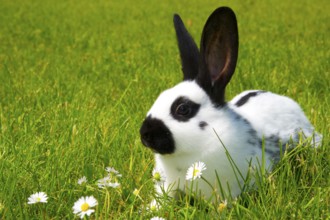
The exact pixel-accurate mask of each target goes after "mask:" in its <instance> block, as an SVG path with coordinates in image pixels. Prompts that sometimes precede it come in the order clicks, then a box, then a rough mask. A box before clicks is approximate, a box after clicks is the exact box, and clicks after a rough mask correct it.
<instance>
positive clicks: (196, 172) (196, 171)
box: [193, 169, 200, 177]
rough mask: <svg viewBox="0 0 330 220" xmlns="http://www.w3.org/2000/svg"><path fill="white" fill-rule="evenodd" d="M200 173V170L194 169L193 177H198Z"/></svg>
mask: <svg viewBox="0 0 330 220" xmlns="http://www.w3.org/2000/svg"><path fill="white" fill-rule="evenodd" d="M199 172H200V171H199V170H198V169H194V172H193V177H195V176H197V174H198V173H199Z"/></svg>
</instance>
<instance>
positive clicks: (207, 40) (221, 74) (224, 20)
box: [197, 7, 238, 105]
mask: <svg viewBox="0 0 330 220" xmlns="http://www.w3.org/2000/svg"><path fill="white" fill-rule="evenodd" d="M200 54H201V56H200V59H201V60H200V66H199V74H198V77H197V83H198V84H199V85H200V86H201V87H202V88H203V89H204V90H205V91H206V92H207V93H208V94H209V95H210V98H211V99H212V101H213V102H215V103H216V104H219V105H222V104H224V103H225V88H226V85H227V84H228V83H229V81H230V78H231V77H232V75H233V74H234V71H235V67H236V61H237V55H238V29H237V21H236V16H235V13H234V12H233V11H232V10H231V9H230V8H228V7H220V8H218V9H216V10H215V11H214V12H213V13H212V14H211V15H210V17H209V18H208V20H207V22H206V24H205V26H204V29H203V33H202V38H201V46H200Z"/></svg>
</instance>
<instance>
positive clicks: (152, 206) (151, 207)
mask: <svg viewBox="0 0 330 220" xmlns="http://www.w3.org/2000/svg"><path fill="white" fill-rule="evenodd" d="M159 209H160V204H159V203H158V202H157V201H156V200H155V199H154V200H152V201H151V203H150V204H149V207H148V208H147V210H150V211H152V212H155V211H158V210H159Z"/></svg>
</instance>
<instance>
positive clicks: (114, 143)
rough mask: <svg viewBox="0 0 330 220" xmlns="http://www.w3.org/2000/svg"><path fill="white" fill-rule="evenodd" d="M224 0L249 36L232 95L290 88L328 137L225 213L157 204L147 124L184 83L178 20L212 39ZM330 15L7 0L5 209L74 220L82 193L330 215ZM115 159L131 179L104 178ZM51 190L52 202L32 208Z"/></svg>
mask: <svg viewBox="0 0 330 220" xmlns="http://www.w3.org/2000/svg"><path fill="white" fill-rule="evenodd" d="M220 4H221V5H228V6H230V7H232V8H233V9H234V10H235V12H236V14H237V18H238V23H239V31H240V53H239V61H238V67H237V69H236V73H235V76H234V77H233V79H232V81H231V83H230V85H229V87H228V90H227V98H228V99H230V98H231V97H233V96H234V95H236V94H238V93H240V92H241V91H243V90H247V89H264V90H271V91H273V92H276V93H280V94H283V95H287V96H290V97H292V98H293V99H295V100H297V101H298V102H299V103H300V104H301V106H302V108H303V109H304V111H305V113H306V115H307V116H308V118H309V119H310V121H311V122H312V124H313V125H315V127H316V129H317V130H318V131H319V132H320V133H322V134H323V137H324V140H323V145H322V146H321V147H320V148H319V149H312V148H309V146H307V147H304V146H302V145H301V146H300V147H298V148H297V149H296V150H294V151H293V152H291V153H290V154H288V155H285V156H284V158H283V160H282V161H281V162H280V163H279V164H278V165H277V166H276V168H275V170H274V171H273V172H272V173H271V174H270V175H269V176H265V177H261V178H260V182H259V183H258V185H259V187H258V190H251V191H249V192H244V193H243V194H242V196H241V197H240V198H238V200H237V201H234V202H233V204H231V205H229V206H228V207H227V208H226V209H225V210H224V211H222V212H221V213H220V212H218V211H217V204H208V203H205V202H203V201H199V202H197V204H196V205H189V203H188V202H185V200H183V201H181V202H178V203H175V202H173V201H172V202H171V205H165V206H164V208H163V209H161V210H160V211H156V212H155V213H148V212H146V211H145V210H144V208H143V207H145V206H146V205H147V204H149V202H150V201H151V199H152V193H151V192H152V191H153V183H152V180H151V171H152V167H153V156H152V153H151V152H150V151H149V150H148V149H146V148H144V147H143V146H142V144H141V143H140V140H139V132H138V131H139V127H140V124H141V122H142V120H143V117H144V115H145V113H146V112H147V110H148V108H149V107H150V106H151V105H152V103H153V101H154V100H155V99H156V97H157V95H158V94H159V92H161V91H162V90H164V89H166V88H169V87H171V86H173V85H175V84H176V83H177V82H179V81H180V80H181V72H180V61H179V56H178V51H177V47H176V42H175V35H174V30H173V27H172V15H173V13H175V12H177V13H179V14H180V15H181V16H182V18H183V19H184V21H185V22H186V23H189V24H190V25H188V29H189V31H190V32H191V33H192V35H193V36H194V38H195V39H196V41H199V39H200V33H201V30H202V27H203V25H204V22H205V20H206V18H207V17H208V16H209V14H210V13H211V12H212V11H213V10H214V9H215V8H216V7H218V6H220ZM329 11H330V8H329V4H328V2H327V1H325V0H319V1H318V2H315V1H313V2H312V1H307V0H303V1H298V0H294V1H275V0H273V1H261V0H259V1H241V2H238V1H235V2H232V1H230V2H227V1H225V2H219V1H215V0H214V1H213V0H212V1H208V2H207V3H206V2H205V1H200V2H196V1H188V0H184V1H170V2H168V1H146V0H137V1H128V0H122V1H119V2H115V1H104V0H103V1H101V0H96V1H87V0H79V1H78V0H72V1H63V0H60V1H56V0H49V1H41V0H36V1H31V0H27V1H9V0H0V27H1V28H0V189H1V190H0V218H1V219H73V218H74V215H73V213H72V206H73V204H74V202H75V201H77V200H78V199H79V198H80V197H81V196H86V195H93V196H94V197H95V198H96V199H97V200H98V202H99V205H98V206H97V208H96V213H94V214H92V217H91V218H93V219H148V218H151V217H152V216H161V217H165V218H167V219H219V218H220V217H223V218H228V219H326V218H328V219H329V218H330V208H329V207H330V196H329V195H330V165H329V161H330V152H329V138H330V136H329V128H330V127H329V124H330V117H329V115H330V112H329V109H330V99H329V94H330V80H329V79H330V74H329V69H330V65H329V60H330V59H329V58H330V52H329V51H330V50H329V48H330V44H329V35H330V31H329V30H330V29H329ZM107 166H113V167H115V168H116V169H117V170H118V171H120V173H121V174H122V178H121V179H120V183H121V187H120V188H119V189H111V188H109V189H107V190H103V189H99V188H98V187H97V185H96V184H95V183H96V181H97V180H98V179H100V178H102V177H104V175H105V170H104V169H105V167H107ZM84 175H85V176H86V177H87V178H88V180H89V182H88V183H87V184H86V185H83V186H81V185H78V184H77V180H78V178H80V177H82V176H84ZM135 188H137V189H140V188H141V193H140V197H136V196H134V195H133V190H134V189H135ZM37 191H44V192H46V193H47V195H48V196H49V200H48V203H47V204H36V205H28V204H27V198H28V197H29V196H30V195H31V194H32V193H34V192H37Z"/></svg>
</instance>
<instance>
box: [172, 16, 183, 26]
mask: <svg viewBox="0 0 330 220" xmlns="http://www.w3.org/2000/svg"><path fill="white" fill-rule="evenodd" d="M173 22H174V24H177V23H183V22H182V19H181V17H180V15H178V14H174V15H173Z"/></svg>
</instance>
